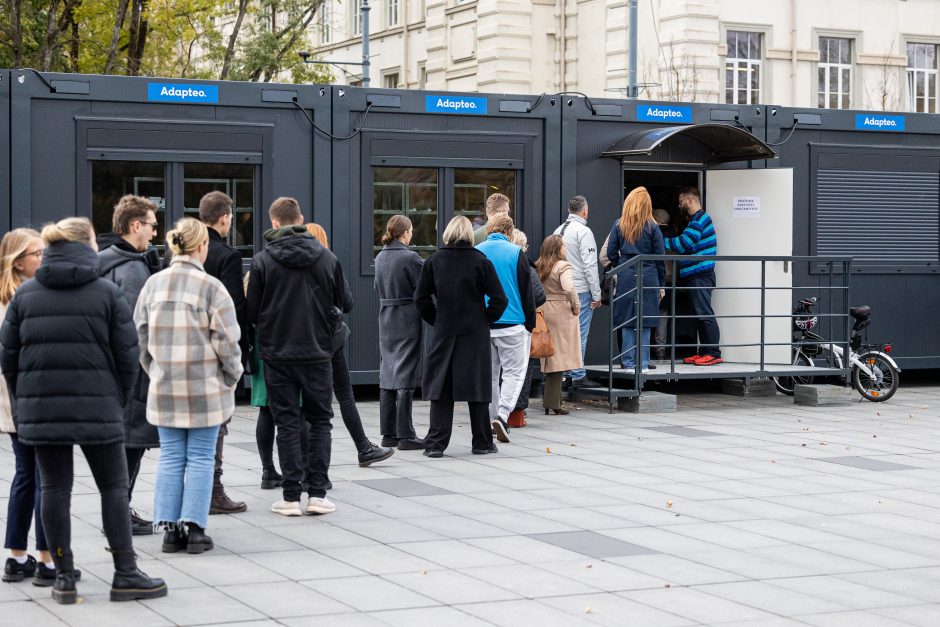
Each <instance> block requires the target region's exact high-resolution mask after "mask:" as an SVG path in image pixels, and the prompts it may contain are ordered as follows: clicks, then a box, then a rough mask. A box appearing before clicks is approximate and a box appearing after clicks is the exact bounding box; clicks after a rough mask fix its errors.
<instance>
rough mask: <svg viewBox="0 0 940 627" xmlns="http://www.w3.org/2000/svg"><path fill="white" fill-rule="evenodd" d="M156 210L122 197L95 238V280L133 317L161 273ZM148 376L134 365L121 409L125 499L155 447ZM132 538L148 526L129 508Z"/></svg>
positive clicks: (150, 529)
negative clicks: (117, 294)
mask: <svg viewBox="0 0 940 627" xmlns="http://www.w3.org/2000/svg"><path fill="white" fill-rule="evenodd" d="M156 209H157V207H156V205H154V204H153V203H152V202H150V201H149V200H148V199H146V198H144V197H142V196H133V195H131V194H128V195H126V196H122V197H121V199H120V200H118V203H117V204H116V205H115V206H114V215H113V217H112V218H111V228H112V230H113V232H112V233H103V234H101V235H99V236H98V238H97V240H98V241H97V243H98V250H99V251H100V252H99V253H98V276H100V277H102V278H104V279H108V280H109V281H111V282H112V283H114V284H115V285H117V286H118V287H119V288H121V293H122V294H124V299H125V300H126V301H127V305H128V307H130V310H131V312H132V313H133V311H134V307H135V306H136V305H137V297H138V296H139V295H140V290H141V289H143V287H144V283H146V282H147V279H149V278H150V275H151V274H153V273H155V272H158V271H159V270H160V267H161V264H160V256H159V254H158V253H157V249H156V248H153V247H152V246H150V242H151V240H153V238H154V237H156V235H157V226H158V224H157V216H156ZM148 383H149V381H148V379H147V375H146V374H144V373H143V370H141V369H140V366H139V365H138V368H137V379H136V380H135V382H134V389H133V390H132V391H131V395H130V398H129V399H128V401H127V405H125V407H124V452H125V453H126V455H127V471H128V475H129V477H128V479H129V487H128V494H127V495H128V500H130V499H131V498H132V496H133V492H134V484H135V483H136V481H137V473H138V472H139V471H140V462H141V460H142V459H143V457H144V451H146V450H147V449H150V448H157V447H159V446H160V437H159V436H158V435H157V428H156V427H154V426H153V425H152V424H150V423H149V422H147V387H148ZM130 517H131V529H132V531H133V533H134V535H135V536H142V535H150V534H152V533H153V525H152V524H151V522H150V521H149V520H145V519H143V518H141V517H140V516H139V515H138V514H137V512H136V511H135V510H134V509H133V508H131V510H130Z"/></svg>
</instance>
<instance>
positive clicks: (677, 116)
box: [636, 105, 692, 124]
mask: <svg viewBox="0 0 940 627" xmlns="http://www.w3.org/2000/svg"><path fill="white" fill-rule="evenodd" d="M636 119H637V120H638V121H640V122H681V123H683V124H691V123H692V107H677V106H673V105H637V108H636Z"/></svg>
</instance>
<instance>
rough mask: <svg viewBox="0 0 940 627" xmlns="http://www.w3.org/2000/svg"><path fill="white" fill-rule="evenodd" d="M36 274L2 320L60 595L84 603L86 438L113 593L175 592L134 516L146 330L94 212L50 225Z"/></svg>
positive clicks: (6, 362)
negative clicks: (81, 461) (144, 550)
mask: <svg viewBox="0 0 940 627" xmlns="http://www.w3.org/2000/svg"><path fill="white" fill-rule="evenodd" d="M42 239H43V242H44V243H45V245H46V249H45V256H44V258H43V260H42V265H41V266H40V267H39V270H38V271H37V272H36V275H35V278H33V279H30V280H29V281H27V282H25V283H24V284H23V285H22V286H20V289H19V290H17V292H16V295H15V296H14V297H13V300H12V301H11V302H10V306H9V308H8V309H7V315H6V319H5V320H4V322H3V327H2V329H0V343H2V345H3V352H2V354H0V368H2V370H3V376H4V377H5V378H6V380H7V385H8V386H9V389H10V394H11V395H12V397H13V399H14V402H15V408H16V409H15V411H14V415H15V416H16V418H17V430H18V434H19V438H20V440H21V441H22V442H23V443H24V444H28V445H30V446H33V447H35V449H36V461H37V463H38V465H39V474H40V477H41V481H42V495H43V499H42V523H43V528H44V529H45V532H46V539H47V541H48V544H49V548H50V550H51V552H52V555H53V561H54V562H55V566H56V581H55V584H54V585H53V589H52V598H53V599H55V600H56V601H57V602H59V603H64V604H67V603H75V602H76V601H77V598H78V597H77V592H76V589H75V579H76V577H75V571H74V565H73V563H72V551H71V521H70V515H71V514H70V511H69V509H70V507H69V506H70V499H71V492H72V480H73V467H72V463H73V462H72V447H73V446H74V445H76V444H77V445H79V446H81V447H82V453H84V455H85V459H86V460H87V461H88V465H89V466H90V467H91V472H92V475H94V478H95V483H96V484H97V486H98V490H99V491H100V492H101V511H102V522H103V525H104V531H105V535H106V536H107V538H108V543H109V544H110V545H111V552H112V553H113V557H114V566H115V574H114V580H113V582H112V585H111V600H112V601H129V600H132V599H143V598H154V597H158V596H164V595H166V592H167V590H166V585H165V584H164V583H163V581H162V580H160V579H151V578H150V577H147V576H146V575H145V574H143V573H141V572H140V571H139V570H137V561H136V558H135V556H134V546H133V544H132V541H131V529H130V519H129V518H128V517H127V508H128V503H127V461H126V459H125V456H124V404H125V402H126V401H127V399H128V397H129V394H130V392H131V386H132V384H133V381H134V374H135V373H136V372H137V332H136V330H135V328H134V323H133V321H132V320H131V311H130V308H129V307H128V305H127V302H126V301H125V300H124V296H123V295H122V294H121V291H120V289H118V287H117V286H115V285H114V284H113V283H111V282H110V281H107V280H104V279H99V278H98V256H97V255H96V254H95V250H96V246H95V232H94V229H93V228H92V226H91V222H89V221H88V220H87V219H86V218H66V219H65V220H61V221H60V222H58V223H56V224H49V225H47V226H46V227H45V228H44V229H43V230H42Z"/></svg>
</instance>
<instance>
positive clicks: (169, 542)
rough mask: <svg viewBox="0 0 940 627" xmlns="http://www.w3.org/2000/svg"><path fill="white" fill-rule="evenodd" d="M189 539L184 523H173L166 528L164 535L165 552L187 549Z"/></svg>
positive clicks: (177, 551)
mask: <svg viewBox="0 0 940 627" xmlns="http://www.w3.org/2000/svg"><path fill="white" fill-rule="evenodd" d="M188 542H189V539H188V538H187V537H186V530H185V529H184V528H183V526H182V525H177V524H171V525H169V526H168V527H167V528H166V533H165V534H164V535H163V552H164V553H179V552H180V551H185V550H186V544H187V543H188Z"/></svg>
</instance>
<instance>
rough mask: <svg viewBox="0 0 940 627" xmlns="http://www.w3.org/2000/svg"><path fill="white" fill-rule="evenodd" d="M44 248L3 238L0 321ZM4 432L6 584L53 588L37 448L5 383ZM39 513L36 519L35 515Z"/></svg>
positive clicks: (1, 399) (0, 421) (26, 236)
mask: <svg viewBox="0 0 940 627" xmlns="http://www.w3.org/2000/svg"><path fill="white" fill-rule="evenodd" d="M42 249H43V243H42V238H41V237H40V236H39V233H37V232H36V231H34V230H33V229H14V230H12V231H10V232H9V233H7V234H6V235H4V236H3V241H2V242H0V319H3V317H4V316H6V313H7V307H8V306H9V305H10V301H11V300H13V295H14V294H15V293H16V289H17V288H18V287H19V286H20V285H21V284H22V283H23V282H24V281H26V280H27V279H31V278H33V276H35V274H36V270H38V269H39V264H40V262H41V261H42ZM0 431H3V432H4V433H9V434H10V442H11V444H12V446H13V456H14V457H15V459H16V470H15V471H14V475H13V480H12V482H11V483H10V500H9V501H8V502H7V531H6V542H5V544H4V547H5V548H7V549H9V550H10V557H9V558H8V559H7V561H6V564H5V565H4V567H3V580H4V581H7V582H16V581H22V580H23V579H25V578H27V577H32V578H33V583H35V584H36V585H40V586H50V585H52V583H53V582H54V581H55V564H54V563H53V562H52V555H51V554H50V553H49V547H48V545H47V544H46V534H45V533H43V530H42V513H41V511H40V506H41V503H42V500H41V496H40V480H39V468H38V467H37V466H36V452H35V451H34V450H33V447H31V446H27V445H25V444H22V443H21V442H20V440H19V438H18V437H17V435H16V423H15V422H14V420H13V407H12V406H11V404H10V396H9V394H8V392H7V384H6V382H5V381H3V380H2V379H0ZM34 512H35V516H34ZM33 518H35V520H36V550H37V551H39V562H37V561H36V558H35V557H33V556H32V555H27V553H26V549H27V544H28V538H27V536H28V534H29V528H30V523H31V522H32V520H33Z"/></svg>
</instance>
